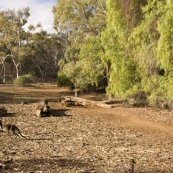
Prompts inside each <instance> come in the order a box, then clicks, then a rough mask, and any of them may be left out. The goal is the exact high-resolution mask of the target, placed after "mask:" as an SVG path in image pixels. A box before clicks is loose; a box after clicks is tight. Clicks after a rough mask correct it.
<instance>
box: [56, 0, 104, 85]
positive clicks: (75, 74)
mask: <svg viewBox="0 0 173 173" xmlns="http://www.w3.org/2000/svg"><path fill="white" fill-rule="evenodd" d="M105 2H106V0H84V1H81V0H76V1H71V0H59V1H58V3H57V5H56V6H54V8H53V13H54V26H55V28H56V29H57V32H58V33H59V34H67V35H68V46H67V48H66V51H65V59H64V62H62V61H61V62H60V64H61V69H60V73H59V74H62V76H64V74H63V73H65V74H66V75H67V76H68V77H69V78H70V79H71V80H72V81H73V83H74V85H75V87H76V88H77V87H78V88H80V87H81V88H84V87H85V86H87V84H91V83H92V84H93V83H94V82H95V78H93V79H92V80H91V76H92V74H94V72H95V71H94V70H95V68H96V66H95V67H94V68H91V66H90V65H91V64H89V63H85V62H87V61H88V60H89V61H90V62H92V61H93V64H94V59H92V57H95V55H93V56H89V57H86V56H87V54H86V55H84V54H85V51H84V49H88V50H89V49H90V48H89V47H90V46H89V42H90V41H89V40H88V41H87V39H89V37H93V38H94V37H95V38H98V40H99V36H100V33H101V31H102V30H103V28H104V27H105V26H106V13H107V12H106V5H105ZM91 42H92V41H91ZM91 42H90V43H91ZM98 42H99V41H96V42H95V43H98ZM91 45H92V43H91ZM87 46H89V47H87ZM100 50H101V49H100ZM100 50H99V51H100ZM88 52H89V51H88ZM92 52H93V53H95V52H94V51H92ZM85 58H86V59H85ZM97 58H98V61H97V62H99V63H102V62H101V61H100V57H99V56H97ZM84 63H85V67H86V66H87V65H88V67H86V68H85V69H87V68H88V69H90V70H91V71H90V70H88V72H86V71H85V70H84V69H83V65H84ZM85 72H86V73H85ZM90 72H91V73H92V74H89V73H90ZM97 72H100V71H99V70H97ZM89 78H90V79H89ZM86 79H89V80H86Z"/></svg>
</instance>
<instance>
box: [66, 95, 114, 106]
mask: <svg viewBox="0 0 173 173" xmlns="http://www.w3.org/2000/svg"><path fill="white" fill-rule="evenodd" d="M64 99H65V100H64V102H65V103H68V102H73V103H74V104H73V105H75V106H87V107H102V108H112V105H107V104H105V103H104V102H101V101H93V100H87V99H83V98H80V97H73V96H65V97H64Z"/></svg>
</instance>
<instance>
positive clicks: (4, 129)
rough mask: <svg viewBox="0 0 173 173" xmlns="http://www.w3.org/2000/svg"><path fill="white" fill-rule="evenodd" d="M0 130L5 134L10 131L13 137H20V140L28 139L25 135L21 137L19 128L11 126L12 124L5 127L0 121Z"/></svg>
mask: <svg viewBox="0 0 173 173" xmlns="http://www.w3.org/2000/svg"><path fill="white" fill-rule="evenodd" d="M0 128H1V130H2V131H4V132H7V134H9V132H10V131H11V132H12V133H13V134H14V135H15V136H18V137H20V136H21V137H22V138H25V139H30V137H29V136H27V135H23V134H22V133H21V132H20V130H19V128H18V127H17V126H15V125H12V124H5V125H2V121H1V120H0Z"/></svg>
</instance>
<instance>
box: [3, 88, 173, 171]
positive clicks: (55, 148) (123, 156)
mask: <svg viewBox="0 0 173 173" xmlns="http://www.w3.org/2000/svg"><path fill="white" fill-rule="evenodd" d="M48 88H49V89H48ZM71 94H72V93H71V92H70V91H68V90H67V89H65V88H57V87H56V86H47V85H39V86H37V87H36V86H35V87H33V86H32V87H27V88H23V89H21V88H16V87H13V86H0V99H1V100H0V106H4V107H6V108H7V110H8V114H7V115H6V116H3V117H1V118H0V119H1V120H2V122H3V123H5V124H7V123H13V124H16V125H17V126H18V127H19V128H20V129H21V131H22V133H24V134H27V135H29V136H30V140H26V139H20V140H18V139H16V138H15V137H14V136H13V135H10V136H8V135H6V134H5V133H4V132H0V172H4V173H5V172H18V173H42V172H44V173H49V172H51V173H91V172H92V173H123V172H126V173H130V172H133V173H139V172H141V173H153V172H157V173H162V172H164V173H172V172H173V112H172V111H168V110H157V109H154V108H132V107H127V106H126V107H125V106H123V105H117V106H116V105H115V106H116V107H115V108H110V109H104V108H84V107H70V108H67V107H63V106H62V105H61V104H60V103H59V102H58V99H59V98H60V97H61V96H62V95H71ZM43 97H47V98H49V100H50V102H49V105H50V106H51V108H52V116H51V117H45V118H38V117H36V116H35V115H34V107H35V105H36V102H37V101H38V100H39V99H40V98H43ZM81 97H83V98H87V99H92V100H104V99H106V96H105V95H104V94H95V93H90V94H84V95H83V96H81ZM24 100H29V102H28V104H23V105H22V104H21V102H22V101H24Z"/></svg>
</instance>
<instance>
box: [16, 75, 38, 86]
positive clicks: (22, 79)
mask: <svg viewBox="0 0 173 173" xmlns="http://www.w3.org/2000/svg"><path fill="white" fill-rule="evenodd" d="M34 81H35V78H34V77H33V76H32V75H31V74H26V75H23V76H19V77H18V78H16V79H15V80H14V81H13V84H14V85H16V86H24V85H26V84H30V83H32V82H34Z"/></svg>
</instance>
